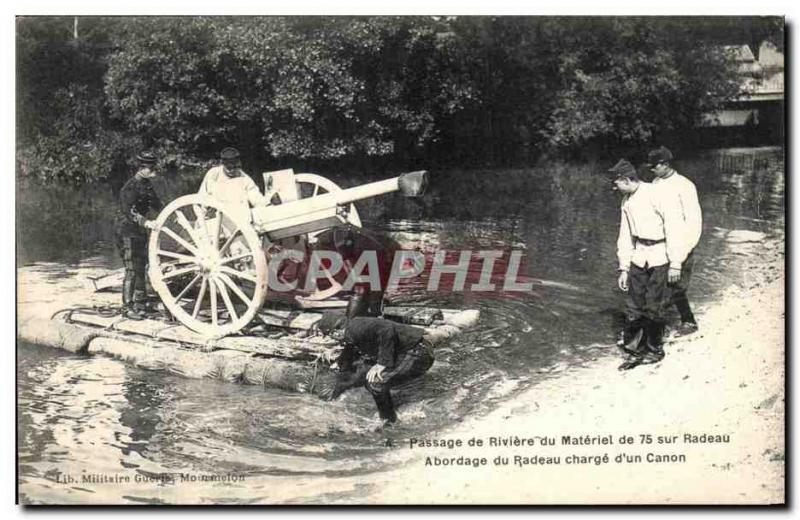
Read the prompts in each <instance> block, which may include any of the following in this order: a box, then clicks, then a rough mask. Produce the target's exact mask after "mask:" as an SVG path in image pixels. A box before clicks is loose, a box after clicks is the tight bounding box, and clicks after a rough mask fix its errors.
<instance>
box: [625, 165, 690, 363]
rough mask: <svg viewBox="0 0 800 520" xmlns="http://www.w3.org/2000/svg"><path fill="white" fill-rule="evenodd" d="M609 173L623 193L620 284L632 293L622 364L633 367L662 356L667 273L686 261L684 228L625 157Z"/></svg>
mask: <svg viewBox="0 0 800 520" xmlns="http://www.w3.org/2000/svg"><path fill="white" fill-rule="evenodd" d="M609 172H610V173H611V174H613V175H614V181H613V182H614V186H615V188H616V189H617V190H618V191H620V192H622V193H623V194H624V195H625V198H624V199H623V200H622V206H621V207H620V226H619V237H618V239H617V257H618V259H619V273H620V274H619V280H618V282H617V284H618V286H619V288H620V290H622V291H624V292H627V293H628V301H627V326H626V331H625V332H626V333H625V335H624V337H625V339H624V340H623V341H622V342H621V346H622V348H623V350H625V351H626V352H627V353H628V354H631V356H632V357H631V359H629V360H626V362H625V363H623V364H622V365H621V366H620V367H619V368H620V370H629V369H631V368H634V367H636V366H638V365H641V364H651V363H658V362H659V361H661V360H662V359H663V358H664V349H663V335H664V323H665V319H664V310H665V307H666V302H667V298H668V290H667V277H668V273H669V272H670V270H671V269H672V267H673V266H674V265H676V264H677V265H680V263H681V261H682V258H678V257H679V254H680V253H679V244H678V241H677V240H676V237H677V236H678V234H679V233H680V227H679V223H678V222H676V220H675V218H674V212H672V213H669V212H666V211H665V210H664V207H665V204H664V201H663V200H662V197H661V196H660V192H658V191H657V190H655V188H654V187H653V186H652V185H651V184H648V183H646V182H642V181H641V180H640V179H639V176H638V175H637V173H636V168H634V166H633V165H632V164H631V163H630V162H628V161H626V160H625V159H622V160H620V161H619V162H618V163H617V164H616V165H614V166H613V167H612V168H611V169H609Z"/></svg>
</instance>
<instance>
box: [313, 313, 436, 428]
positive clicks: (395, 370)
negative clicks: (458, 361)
mask: <svg viewBox="0 0 800 520" xmlns="http://www.w3.org/2000/svg"><path fill="white" fill-rule="evenodd" d="M317 330H319V331H320V332H321V333H323V334H326V335H330V336H332V337H334V338H336V339H339V340H340V341H342V342H343V344H344V350H343V351H342V353H341V354H340V356H339V359H338V360H337V363H338V365H339V376H338V378H337V380H336V383H335V384H334V385H333V386H332V387H330V388H328V389H327V391H326V392H325V393H324V395H323V396H324V397H326V398H328V399H334V398H336V397H337V396H339V395H341V394H342V393H343V392H345V391H347V390H348V389H350V388H356V387H359V386H364V387H366V389H367V390H368V391H369V393H370V394H372V398H373V399H374V400H375V405H376V406H377V407H378V414H379V416H380V418H381V419H382V420H383V421H384V422H385V423H393V422H395V421H396V420H397V413H396V412H395V408H394V403H393V402H392V395H391V392H390V389H391V388H392V387H394V386H396V385H399V384H401V383H404V382H406V381H409V380H411V379H414V378H417V377H420V376H421V375H422V374H424V373H425V372H427V371H428V369H430V368H431V366H432V365H433V361H434V358H433V346H432V345H431V343H430V342H429V341H428V340H427V339H426V338H425V334H424V331H423V330H422V329H420V328H417V327H412V326H410V325H403V324H400V323H395V322H392V321H389V320H386V319H383V318H367V317H357V318H352V319H347V318H346V317H345V316H343V315H336V314H326V315H325V316H324V317H323V318H322V319H321V320H320V321H319V322H318V323H317Z"/></svg>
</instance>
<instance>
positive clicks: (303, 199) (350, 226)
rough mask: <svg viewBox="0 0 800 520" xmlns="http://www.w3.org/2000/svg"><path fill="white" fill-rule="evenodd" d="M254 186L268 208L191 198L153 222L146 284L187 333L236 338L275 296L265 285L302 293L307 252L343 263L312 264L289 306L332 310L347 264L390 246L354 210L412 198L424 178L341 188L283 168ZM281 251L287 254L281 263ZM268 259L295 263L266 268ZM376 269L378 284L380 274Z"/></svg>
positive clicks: (384, 267)
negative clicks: (332, 255)
mask: <svg viewBox="0 0 800 520" xmlns="http://www.w3.org/2000/svg"><path fill="white" fill-rule="evenodd" d="M264 181H265V182H264V185H265V187H266V196H267V198H268V200H269V199H271V198H272V197H273V196H274V195H275V194H278V195H279V197H280V200H281V203H280V204H273V205H269V206H261V207H255V208H247V209H246V210H243V209H242V208H235V207H232V206H230V205H226V204H223V203H222V202H220V201H218V200H215V199H213V198H211V197H209V196H207V195H204V194H193V195H186V196H183V197H179V198H178V199H176V200H174V201H173V202H171V203H170V204H169V205H167V206H166V207H165V208H164V210H163V211H162V212H161V213H160V214H159V216H158V218H157V219H156V220H155V224H154V226H153V229H152V231H151V233H150V242H149V272H148V274H149V277H150V282H151V284H152V286H153V288H154V289H155V291H156V292H157V293H158V295H159V297H160V298H161V301H162V302H163V304H164V305H165V307H166V308H167V309H168V310H169V312H170V313H171V314H172V316H174V317H175V318H176V319H177V320H178V321H179V322H181V323H182V324H183V325H185V326H186V327H188V328H189V329H191V330H194V331H196V332H198V333H201V334H203V335H206V336H213V337H222V336H225V335H228V334H232V333H235V332H237V331H239V330H241V329H242V328H243V327H245V326H247V325H248V324H249V323H251V322H252V321H253V320H254V318H255V317H256V316H257V314H258V312H259V310H260V309H261V308H262V306H263V305H264V303H265V301H267V300H268V299H269V298H271V297H277V296H280V295H277V294H274V295H270V287H273V286H274V284H286V283H287V281H288V280H287V277H289V278H292V277H293V278H294V279H295V281H296V282H299V285H300V287H301V288H305V289H308V287H304V281H303V280H302V278H303V275H304V274H305V273H306V272H307V271H308V269H309V265H308V264H309V261H310V260H311V253H312V252H313V251H314V250H316V249H320V248H321V249H327V250H334V251H337V252H339V253H340V254H341V255H342V257H343V265H342V266H339V269H336V267H337V266H333V265H331V264H330V263H329V262H328V263H326V262H325V261H323V262H320V265H318V266H315V269H317V270H318V271H319V272H321V273H322V274H323V277H322V279H319V280H314V281H315V284H314V286H313V287H311V288H310V290H307V291H305V292H304V293H303V294H302V295H296V294H295V295H294V297H293V299H294V301H295V302H297V303H298V304H300V305H301V306H313V307H324V306H326V305H327V304H329V303H330V302H333V303H331V305H336V304H337V301H336V300H335V297H337V296H338V295H340V293H342V291H343V285H342V284H343V282H344V278H346V276H347V274H348V269H349V268H351V267H352V261H353V260H354V259H355V257H356V256H357V255H358V254H359V253H360V252H361V251H363V250H366V249H373V250H377V253H378V254H379V255H380V254H382V253H385V252H386V251H387V249H391V248H392V245H391V244H390V243H389V242H388V240H386V239H384V238H381V237H379V236H376V235H373V234H371V233H369V232H366V231H364V230H362V229H361V227H362V225H361V219H360V216H359V214H358V210H357V209H356V207H355V204H354V203H355V202H357V201H359V200H364V199H368V198H372V197H377V196H380V195H385V194H388V193H392V192H400V193H402V194H403V195H405V196H408V197H416V196H420V195H421V194H422V193H423V192H424V190H425V187H426V184H427V174H426V172H424V171H420V172H411V173H405V174H402V175H400V176H398V177H394V178H391V179H386V180H383V181H378V182H373V183H369V184H364V185H361V186H356V187H353V188H348V189H341V188H340V187H339V186H337V185H336V184H335V183H333V182H332V181H330V180H329V179H326V178H324V177H321V176H319V175H315V174H310V173H300V174H295V173H294V172H293V171H292V170H281V171H278V172H268V173H265V174H264ZM287 250H293V251H296V252H297V253H296V254H294V255H287V254H286V251H287ZM275 255H281V256H282V257H284V256H285V257H287V258H288V257H291V256H294V258H295V259H299V258H302V260H300V261H295V262H291V261H283V262H270V259H271V258H274V257H275ZM389 262H391V255H389ZM380 265H381V277H382V278H385V277H386V275H388V266H387V264H386V262H381V264H380ZM277 266H280V267H277ZM320 282H321V283H320ZM341 301H342V300H341V299H340V300H338V303H340V302H341Z"/></svg>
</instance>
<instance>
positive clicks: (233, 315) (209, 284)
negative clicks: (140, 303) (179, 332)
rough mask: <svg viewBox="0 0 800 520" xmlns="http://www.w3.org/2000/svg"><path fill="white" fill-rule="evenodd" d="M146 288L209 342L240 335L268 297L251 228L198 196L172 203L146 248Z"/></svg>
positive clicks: (258, 247)
mask: <svg viewBox="0 0 800 520" xmlns="http://www.w3.org/2000/svg"><path fill="white" fill-rule="evenodd" d="M148 254H149V261H150V268H149V275H150V283H151V284H152V286H153V288H154V289H155V290H156V292H157V293H158V295H159V296H160V297H161V301H162V302H163V303H164V305H165V306H166V307H167V309H169V311H170V312H171V313H172V315H173V316H175V318H176V319H177V320H178V321H180V322H181V323H182V324H184V325H185V326H186V327H188V328H190V329H192V330H194V331H196V332H199V333H201V334H203V335H205V336H209V337H222V336H225V335H228V334H232V333H234V332H237V331H239V330H240V329H241V328H242V327H244V326H245V325H247V324H248V323H250V322H251V321H252V320H253V318H254V317H255V315H256V313H257V312H258V310H259V309H260V308H261V305H262V304H263V302H264V298H265V297H266V295H267V261H266V256H265V254H264V251H263V250H262V249H261V240H260V239H259V236H258V234H257V233H256V232H255V230H254V229H253V228H252V226H250V223H249V222H244V221H242V219H241V218H239V217H236V216H234V214H233V213H231V212H230V211H228V210H226V209H225V207H224V206H223V205H222V204H220V203H219V202H216V201H214V200H212V199H210V198H208V197H205V196H202V195H187V196H184V197H180V198H178V199H176V200H174V201H173V202H172V203H171V204H169V205H168V206H167V207H166V208H164V210H163V211H162V212H161V214H160V215H159V216H158V219H156V224H155V228H154V229H153V231H152V232H151V233H150V243H149V251H148Z"/></svg>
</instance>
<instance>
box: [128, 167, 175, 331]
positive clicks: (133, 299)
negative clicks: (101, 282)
mask: <svg viewBox="0 0 800 520" xmlns="http://www.w3.org/2000/svg"><path fill="white" fill-rule="evenodd" d="M136 160H137V161H138V163H139V169H138V170H137V171H136V173H135V174H134V176H133V177H131V178H130V179H129V180H128V181H127V182H126V183H125V184H124V185H123V186H122V189H121V190H120V194H119V214H118V216H117V222H116V234H117V246H118V248H119V251H120V254H121V255H122V262H123V264H124V266H125V281H124V282H123V286H122V306H123V312H124V313H125V315H126V316H128V317H131V318H141V317H142V316H144V314H145V313H146V311H147V305H146V303H147V295H146V292H145V291H146V286H145V283H146V282H145V272H146V269H147V242H148V228H150V227H151V226H152V223H151V221H150V220H148V219H151V218H155V217H156V216H157V214H158V212H159V211H160V210H161V208H162V207H163V205H164V202H165V201H166V197H167V187H166V183H165V182H164V179H162V178H161V177H159V176H158V175H156V172H155V170H154V167H155V164H156V158H155V156H154V155H153V154H152V153H150V152H141V153H140V154H139V155H138V156H136Z"/></svg>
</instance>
